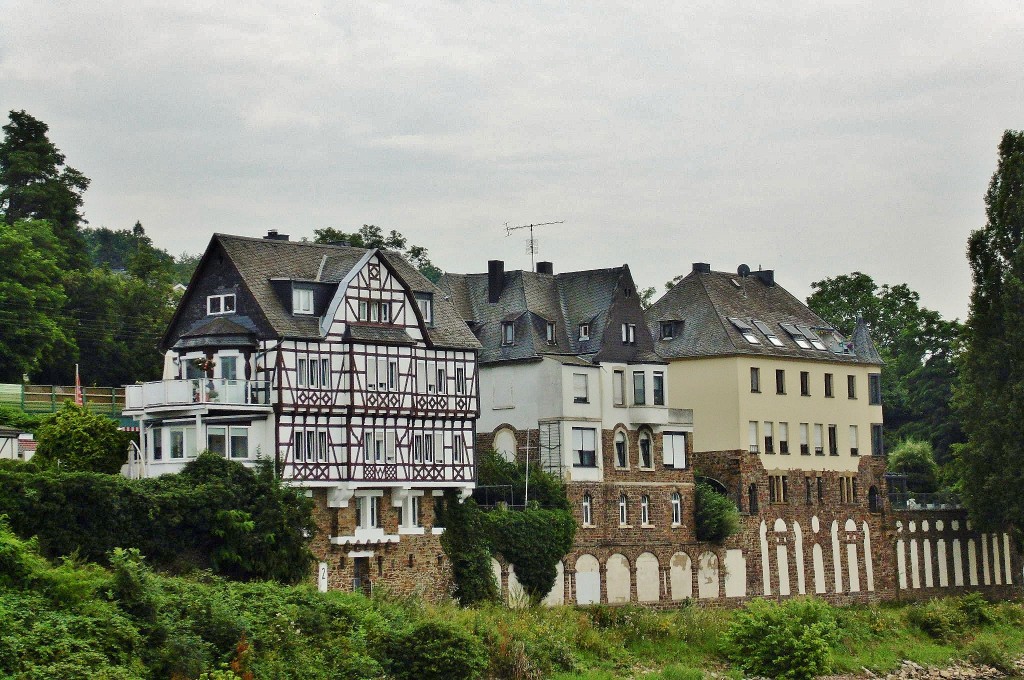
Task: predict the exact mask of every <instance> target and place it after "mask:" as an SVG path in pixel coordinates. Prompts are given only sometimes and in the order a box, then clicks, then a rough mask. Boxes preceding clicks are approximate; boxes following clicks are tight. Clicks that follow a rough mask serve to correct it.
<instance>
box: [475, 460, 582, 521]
mask: <svg viewBox="0 0 1024 680" xmlns="http://www.w3.org/2000/svg"><path fill="white" fill-rule="evenodd" d="M477 455H478V458H477V484H478V485H479V486H510V487H512V504H513V505H526V502H527V501H530V502H536V503H537V504H538V505H540V507H542V508H559V509H562V510H569V500H568V498H567V497H566V494H565V484H564V483H563V482H562V480H561V479H560V478H558V477H556V476H555V475H552V474H549V473H547V472H544V471H543V470H541V469H540V466H539V465H537V464H536V463H531V465H530V469H529V494H530V495H529V498H527V497H526V493H527V488H526V487H527V469H526V465H525V464H523V463H518V462H511V461H507V460H505V459H504V458H503V457H502V455H501V454H500V453H498V452H497V451H495V450H494V449H487V450H485V451H480V452H479V453H478V454H477Z"/></svg>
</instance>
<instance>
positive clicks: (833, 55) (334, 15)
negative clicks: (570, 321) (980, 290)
mask: <svg viewBox="0 0 1024 680" xmlns="http://www.w3.org/2000/svg"><path fill="white" fill-rule="evenodd" d="M227 4H228V3H223V2H221V3H210V4H208V5H203V4H195V3H187V2H178V3H166V2H139V1H133V2H130V3H129V2H124V3H120V2H105V1H103V0H95V1H93V2H89V3H64V2H54V1H51V0H27V1H22V0H0V107H2V109H3V111H5V112H6V111H7V110H9V109H19V110H20V109H25V110H27V111H28V112H29V113H31V114H32V115H34V116H36V117H37V118H39V119H41V120H43V121H45V122H46V123H48V124H49V125H50V137H51V139H52V140H53V141H54V142H55V143H56V144H57V145H58V146H59V147H60V148H61V149H62V150H63V151H64V153H65V154H66V156H67V159H68V163H69V164H70V165H72V166H74V167H76V168H78V169H79V170H81V171H82V172H84V173H85V174H86V175H87V176H88V177H90V178H91V179H92V186H91V187H90V189H89V191H88V192H87V194H86V200H85V213H86V217H87V219H88V220H89V222H90V224H91V225H92V226H106V227H110V228H115V229H120V228H127V227H130V226H131V225H132V224H134V222H135V221H136V220H141V221H142V223H143V225H144V226H145V227H146V231H147V233H149V234H150V235H151V236H152V237H153V240H154V241H155V242H156V244H157V245H159V246H161V247H164V248H167V249H168V250H169V251H171V252H172V253H175V254H177V253H180V252H182V251H189V252H198V251H201V250H202V249H203V248H204V247H205V246H206V243H207V242H208V240H209V237H210V234H212V233H213V232H215V231H220V232H226V233H233V234H243V235H251V236H258V235H262V234H264V233H266V231H267V229H270V228H276V229H278V230H280V231H283V232H287V233H290V234H291V235H292V237H293V238H298V237H301V236H312V232H313V229H315V228H319V227H325V226H332V227H337V228H340V229H344V230H353V229H355V228H357V227H358V226H359V225H361V224H364V223H373V224H377V225H380V226H381V227H383V228H385V229H397V230H399V231H401V232H402V233H404V234H405V235H406V236H408V237H409V239H410V241H411V242H413V243H417V244H421V245H424V246H426V247H427V248H429V250H430V255H431V257H432V258H433V260H434V261H435V263H436V264H438V265H439V266H441V267H442V268H444V269H447V270H449V271H456V272H467V271H477V272H479V271H485V270H486V261H487V260H488V259H504V260H505V261H506V267H508V268H527V267H529V266H530V260H529V254H528V253H527V250H526V235H525V230H524V231H519V232H516V234H515V235H513V236H511V237H506V235H505V230H504V225H505V223H508V224H510V225H518V224H526V223H530V222H548V221H554V220H564V221H565V223H564V224H561V225H555V226H548V227H541V228H539V229H538V230H537V237H538V242H539V247H540V252H539V255H538V259H543V260H552V261H553V262H554V264H555V270H556V271H566V270H570V269H589V268H597V267H607V266H614V265H618V264H621V263H623V262H625V263H628V264H629V265H630V267H631V269H632V271H633V276H634V278H635V279H636V281H637V284H638V285H640V286H647V285H657V286H658V289H659V294H660V292H661V290H662V289H663V283H664V282H665V281H666V280H667V279H668V278H670V277H671V276H672V275H674V274H676V273H682V272H686V271H689V268H690V263H691V262H694V261H704V262H710V263H711V265H712V267H713V268H715V269H719V270H727V271H734V270H735V268H736V266H737V265H738V264H740V263H747V264H749V265H750V266H751V267H752V268H754V269H756V268H757V267H758V266H759V265H760V266H763V267H764V268H766V269H767V268H774V269H775V270H776V278H777V279H778V281H779V282H780V283H781V284H782V285H784V286H786V287H787V288H789V289H790V290H791V291H792V292H794V293H795V294H797V295H798V296H800V297H804V296H806V295H807V294H808V293H809V292H810V283H811V282H812V281H816V280H819V279H821V278H823V277H826V276H833V275H837V274H841V273H849V272H851V271H855V270H859V271H863V272H866V273H868V274H871V275H872V276H873V277H874V278H875V280H876V281H878V282H880V283H884V282H887V283H900V282H906V283H908V284H909V285H910V286H911V287H912V288H914V289H915V290H918V291H919V292H920V293H921V296H922V301H923V303H924V304H925V305H926V306H928V307H931V308H934V309H938V310H939V311H940V312H942V313H943V314H944V315H946V316H947V317H953V316H957V317H961V318H963V317H964V316H965V314H966V311H967V297H968V294H969V291H970V274H969V269H968V267H967V263H966V261H965V258H964V250H965V242H966V239H967V236H968V234H969V232H970V230H972V229H975V228H978V227H980V226H982V225H983V224H984V203H983V196H984V192H985V188H986V186H987V183H988V180H989V177H990V176H991V174H992V171H993V170H994V168H995V162H996V147H997V144H998V141H999V137H1000V135H1001V134H1002V131H1003V130H1004V129H1006V128H1015V129H1019V128H1022V127H1024V12H1022V11H1021V4H1020V2H1019V0H1017V1H1013V2H1011V1H1006V2H1003V1H983V0H970V1H969V2H964V1H963V0H960V1H958V2H943V1H942V0H931V1H930V2H916V3H899V2H895V3H894V2H891V0H887V1H884V2H882V1H879V2H874V1H872V0H861V1H860V2H842V3H825V2H820V1H819V2H795V1H793V2H787V1H784V0H777V1H771V0H760V1H759V2H750V3H746V2H734V3H722V2H718V1H716V2H701V1H694V0H690V1H689V2H672V3H658V2H641V3H637V2H623V3H608V2H587V3H583V2H577V3H543V4H538V3H525V2H516V3H507V4H504V3H494V2H487V3H484V2H450V3H434V2H422V3H421V2H416V3H414V2H402V3H394V4H386V3H369V2H359V1H354V0H347V1H346V2H325V3H306V2H288V3H279V2H273V3H271V2H254V1H250V2H246V3H239V5H238V6H235V7H228V6H227ZM170 5H174V6H173V7H171V6H170Z"/></svg>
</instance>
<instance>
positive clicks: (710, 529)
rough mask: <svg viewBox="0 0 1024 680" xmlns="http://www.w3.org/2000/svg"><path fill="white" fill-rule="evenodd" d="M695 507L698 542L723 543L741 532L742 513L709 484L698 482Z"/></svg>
mask: <svg viewBox="0 0 1024 680" xmlns="http://www.w3.org/2000/svg"><path fill="white" fill-rule="evenodd" d="M694 505H695V506H696V507H695V510H694V512H695V514H696V517H695V522H696V523H695V527H694V528H695V530H696V533H697V540H699V541H711V542H713V543H721V542H722V541H724V540H725V539H726V538H728V537H729V536H732V535H733V534H734V533H736V532H737V531H739V528H740V512H739V510H738V509H737V508H736V504H735V503H733V502H732V500H731V499H729V498H728V497H726V496H723V495H722V494H720V493H718V492H717V491H715V490H714V489H713V488H712V487H711V485H710V484H708V483H707V482H700V481H699V482H697V492H696V496H695V497H694Z"/></svg>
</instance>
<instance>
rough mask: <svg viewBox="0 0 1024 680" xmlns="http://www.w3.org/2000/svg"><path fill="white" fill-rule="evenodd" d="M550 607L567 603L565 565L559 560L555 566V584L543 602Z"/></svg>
mask: <svg viewBox="0 0 1024 680" xmlns="http://www.w3.org/2000/svg"><path fill="white" fill-rule="evenodd" d="M542 603H543V604H546V605H548V606H549V607H551V606H555V605H560V604H564V603H565V565H563V564H562V561H561V560H559V561H558V564H556V565H555V583H554V585H553V586H551V590H550V591H549V592H548V594H547V595H545V596H544V599H543V600H542Z"/></svg>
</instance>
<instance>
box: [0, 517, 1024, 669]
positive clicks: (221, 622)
mask: <svg viewBox="0 0 1024 680" xmlns="http://www.w3.org/2000/svg"><path fill="white" fill-rule="evenodd" d="M108 564H109V567H108V568H101V567H98V566H96V565H91V564H85V563H81V562H78V561H74V560H68V559H65V560H62V561H59V562H58V563H56V564H51V563H50V562H48V561H47V560H45V559H43V558H42V557H41V556H40V555H39V554H38V552H37V546H36V544H35V542H33V541H27V540H24V539H22V538H19V537H17V536H16V535H15V534H14V533H13V532H12V531H11V530H10V529H9V528H8V527H7V525H6V524H5V523H4V522H2V521H0V620H2V621H3V622H4V624H5V628H4V631H3V634H2V635H0V676H2V677H18V678H69V679H71V680H77V679H79V678H82V679H85V678H115V679H123V680H129V679H135V678H140V679H143V678H144V679H149V678H154V679H155V678H181V679H191V678H200V677H203V678H209V679H211V680H212V679H216V680H238V679H240V678H252V679H254V678H280V679H288V678H295V679H297V680H298V679H301V680H318V679H321V678H322V679H324V680H326V679H327V678H332V679H334V678H342V679H346V680H355V679H361V678H366V679H370V678H384V677H390V678H418V679H422V680H430V679H433V678H480V677H487V678H498V679H505V678H507V679H515V680H534V679H539V678H549V677H554V678H558V679H561V680H569V678H576V679H583V678H586V679H590V680H596V679H597V678H616V677H633V678H644V679H645V680H657V679H661V680H698V679H699V678H701V677H705V674H706V673H707V672H709V671H717V672H719V673H724V674H726V675H734V673H736V672H737V671H739V670H742V669H744V668H745V669H748V672H757V673H764V674H769V675H771V676H773V677H787V678H788V677H792V678H797V677H809V676H808V675H807V672H808V671H807V669H809V668H811V667H814V668H818V669H821V670H824V669H826V668H831V670H833V671H835V672H853V671H857V672H859V671H860V669H861V667H866V668H869V669H871V670H872V671H875V672H878V673H880V672H885V671H888V670H891V669H892V668H894V667H895V666H897V665H898V664H899V662H900V661H901V660H902V659H904V658H910V659H911V660H914V661H917V662H918V663H929V664H945V663H948V662H950V661H951V660H952V659H954V658H957V657H963V658H970V659H974V660H976V661H979V662H984V663H988V664H991V665H997V664H1004V665H1006V664H1009V663H1010V660H1011V659H1012V658H1013V657H1014V656H1015V655H1017V654H1019V653H1020V652H1021V651H1022V650H1024V626H1022V625H1021V623H1022V622H1024V607H1022V606H1021V605H1020V604H1015V603H1002V604H989V603H987V602H985V601H984V600H982V599H981V598H979V597H977V596H965V597H960V598H949V599H944V600H934V601H930V602H926V603H922V604H919V605H912V606H902V607H901V606H895V605H891V606H857V607H849V608H836V607H830V606H828V605H827V604H825V603H823V602H819V601H800V600H791V601H789V602H786V603H784V604H781V605H780V604H776V603H774V602H767V601H754V602H752V603H751V604H750V605H749V606H748V607H747V608H746V609H741V610H736V611H730V610H724V609H718V608H708V609H705V608H702V607H697V606H689V603H685V602H684V603H681V606H680V608H678V609H675V610H671V611H660V612H659V611H651V610H648V609H644V608H642V607H638V606H632V605H627V606H615V607H611V606H595V607H587V608H580V609H577V608H571V607H553V608H547V607H532V608H525V609H508V608H505V607H503V606H500V605H492V604H484V605H481V606H478V607H473V608H460V607H458V606H456V605H455V604H453V603H441V604H437V605H431V604H427V603H424V602H422V601H420V600H417V599H415V598H399V599H396V598H389V597H387V596H385V595H380V594H378V595H375V596H374V597H373V598H372V599H368V598H365V597H363V596H362V595H357V594H351V593H338V592H330V593H325V594H321V593H318V592H316V591H315V590H313V589H312V588H311V587H309V586H306V585H299V586H287V585H282V584H279V583H273V582H233V581H230V580H227V579H223V578H221V577H218V576H214V575H212V574H210V573H209V572H205V573H202V572H200V573H193V574H192V575H190V576H187V577H175V576H167V575H163V574H160V573H157V572H154V571H152V570H151V569H150V568H149V567H148V566H147V563H146V560H145V559H143V558H142V557H141V555H140V554H139V553H138V551H135V550H115V551H112V552H111V553H110V555H109V559H108ZM950 622H952V623H953V624H954V625H956V626H959V627H960V628H959V634H958V635H956V636H952V637H950V636H947V635H946V633H945V632H944V630H945V627H946V626H947V624H949V623H950ZM809 629H813V630H814V631H816V632H817V633H818V634H817V635H813V636H811V635H809V633H808V630H809ZM758 631H760V634H758ZM826 648H827V649H826ZM768 649H771V650H773V651H774V652H778V653H777V654H774V658H771V659H770V658H769V656H772V655H770V654H767V653H765V650H768ZM743 650H749V654H745V653H744V651H743ZM755 658H756V659H761V662H759V663H762V664H767V665H759V666H756V667H755V666H754V665H753V662H752V661H751V660H752V659H755ZM822 658H825V659H826V660H825V661H821V659H822ZM730 659H741V660H740V661H738V662H732V661H730ZM734 663H735V665H733V664H734ZM1005 667H1007V668H1008V667H1009V666H1008V665H1006V666H1005ZM755 668H757V669H759V670H755ZM734 669H735V670H734Z"/></svg>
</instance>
